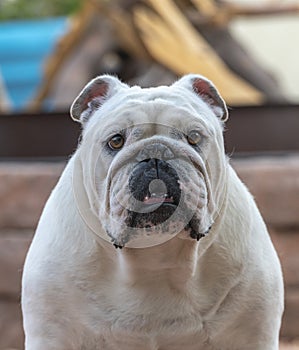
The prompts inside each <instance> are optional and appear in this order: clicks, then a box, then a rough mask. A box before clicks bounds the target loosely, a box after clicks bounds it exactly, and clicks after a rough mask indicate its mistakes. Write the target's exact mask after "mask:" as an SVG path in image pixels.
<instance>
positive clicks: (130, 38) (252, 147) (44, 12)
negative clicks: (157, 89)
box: [0, 0, 299, 350]
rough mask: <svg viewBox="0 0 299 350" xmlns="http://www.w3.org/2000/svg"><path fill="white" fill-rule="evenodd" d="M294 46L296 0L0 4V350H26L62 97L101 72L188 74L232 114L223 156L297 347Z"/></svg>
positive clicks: (148, 78)
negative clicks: (279, 276)
mask: <svg viewBox="0 0 299 350" xmlns="http://www.w3.org/2000/svg"><path fill="white" fill-rule="evenodd" d="M298 42H299V1H298V0H290V1H289V0H259V1H257V0H256V1H255V0H250V1H249V0H248V1H245V0H230V1H229V0H64V1H58V0H51V1H48V0H30V1H26V0H0V350H8V349H18V350H22V349H24V347H23V342H24V335H23V331H22V319H21V312H20V286H21V282H20V281H21V275H22V266H23V262H24V259H25V255H26V251H27V249H28V247H29V244H30V242H31V240H32V237H33V234H34V229H35V227H36V224H37V221H38V218H39V216H40V214H41V211H42V208H43V205H44V203H45V201H46V199H47V197H48V196H49V194H50V192H51V189H52V188H53V186H54V185H55V183H56V182H57V180H58V178H59V175H60V174H61V172H62V170H63V168H64V166H65V163H66V161H67V159H68V157H69V156H70V155H71V154H72V153H73V152H74V150H75V149H76V145H77V142H78V141H77V140H78V138H79V136H80V132H81V130H80V126H79V125H78V124H77V123H74V122H72V121H71V119H70V117H69V112H68V111H69V107H70V105H71V103H72V101H73V100H74V98H75V97H76V96H77V94H78V93H79V91H80V90H81V89H82V87H83V86H84V85H85V84H86V83H87V82H88V81H89V80H90V79H92V78H94V77H95V76H97V75H99V74H103V73H111V74H116V75H118V76H119V77H120V78H121V79H122V80H123V81H125V82H127V83H129V84H138V85H141V86H143V87H146V86H156V85H161V84H165V85H168V84H171V83H172V82H173V81H174V80H175V79H177V78H178V77H179V76H181V75H183V74H186V73H191V72H192V73H200V74H202V75H205V76H207V77H208V78H209V79H211V80H212V81H213V82H214V83H215V84H216V86H217V87H218V89H219V90H220V92H221V94H222V96H223V97H224V99H225V100H226V101H227V103H228V105H229V107H230V119H229V121H228V122H227V125H226V130H225V143H226V149H227V153H228V154H229V156H230V157H231V162H232V165H233V166H234V168H235V169H236V171H237V172H238V174H239V176H240V177H241V178H242V180H243V181H244V182H245V183H246V184H247V186H248V187H249V189H250V190H251V192H252V193H253V194H254V196H255V199H256V201H257V204H258V206H259V208H260V210H261V212H262V214H263V216H264V219H265V221H266V224H267V226H268V228H269V231H270V234H271V237H272V240H273V242H274V244H275V246H276V249H277V251H278V253H279V256H280V259H281V262H282V266H283V271H284V276H285V289H286V311H285V314H284V318H283V324H282V330H281V341H282V343H281V349H299V345H296V344H299V137H298V133H299V88H298V87H299V68H298V62H299V45H298Z"/></svg>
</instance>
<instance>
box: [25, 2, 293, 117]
mask: <svg viewBox="0 0 299 350" xmlns="http://www.w3.org/2000/svg"><path fill="white" fill-rule="evenodd" d="M294 12H299V5H293V4H291V5H290V4H285V5H283V4H281V3H279V2H276V1H275V2H271V3H269V4H267V5H261V4H259V5H250V6H248V5H247V6H245V5H237V4H232V3H229V2H226V1H216V0H215V1H214V0H163V1H160V0H110V1H104V0H85V2H84V3H83V6H82V9H81V11H80V12H79V13H78V14H77V15H76V16H74V17H73V18H72V19H71V22H70V23H71V25H70V30H69V32H68V33H67V34H66V35H65V36H64V37H63V38H62V39H61V40H60V42H59V44H58V45H57V47H56V50H55V52H54V53H53V54H52V55H51V57H50V58H49V59H48V61H47V63H46V68H45V75H44V81H43V84H42V86H41V87H40V89H39V91H38V94H37V96H36V97H35V98H34V100H33V101H32V102H31V104H30V106H29V107H30V108H29V109H31V110H38V109H40V107H41V105H42V103H43V101H44V99H45V98H46V97H49V96H50V98H52V99H53V100H54V107H55V108H56V109H65V108H66V107H68V106H69V104H70V103H71V102H72V100H73V99H74V98H75V96H76V94H77V93H78V92H79V91H80V89H81V88H82V86H83V85H84V84H85V83H86V82H87V81H88V80H90V79H91V78H93V77H94V76H95V75H98V74H101V73H112V74H117V75H119V76H120V77H121V78H122V79H123V80H125V81H126V82H129V83H137V84H140V85H141V86H149V85H159V84H161V83H162V84H168V83H170V82H171V81H172V80H173V79H175V78H176V77H177V76H180V75H182V74H186V73H190V72H192V73H199V74H203V75H205V76H207V77H208V78H209V79H211V80H212V81H213V82H214V83H215V84H216V86H217V87H218V88H219V90H220V92H221V93H222V95H223V97H224V98H225V100H226V101H227V102H228V104H231V105H244V104H245V105H246V104H254V105H257V104H261V103H264V102H269V101H271V102H274V101H275V102H285V101H286V99H285V97H284V96H283V93H282V91H281V89H280V87H279V80H278V79H275V78H274V77H273V75H272V74H271V73H269V72H267V71H266V70H265V69H264V68H263V67H261V66H260V64H259V63H258V62H257V61H256V60H255V59H254V58H253V57H252V56H251V55H250V54H249V53H248V52H247V51H246V50H245V49H244V48H243V47H242V45H241V44H240V43H239V42H238V41H237V40H236V39H235V38H234V37H233V36H232V35H231V33H230V31H229V26H228V25H229V22H230V21H231V20H233V19H234V18H235V17H237V16H260V15H263V16H265V15H283V14H289V13H294Z"/></svg>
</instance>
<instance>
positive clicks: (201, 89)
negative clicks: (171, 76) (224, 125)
mask: <svg viewBox="0 0 299 350" xmlns="http://www.w3.org/2000/svg"><path fill="white" fill-rule="evenodd" d="M174 85H183V86H184V87H186V88H187V89H189V90H191V91H192V92H194V93H195V94H196V95H198V96H199V97H201V98H202V99H203V100H204V101H205V102H207V103H208V104H209V105H210V107H211V108H212V110H213V111H214V113H215V114H216V115H217V117H219V118H220V119H221V120H222V121H224V122H225V121H227V119H228V110H227V106H226V103H225V102H224V100H223V98H222V97H221V95H220V93H219V92H218V90H217V88H216V87H215V85H214V84H213V83H212V82H211V81H210V80H208V79H207V78H205V77H203V76H201V75H197V74H189V75H185V76H183V77H182V78H181V79H179V80H178V81H177V82H176V83H174Z"/></svg>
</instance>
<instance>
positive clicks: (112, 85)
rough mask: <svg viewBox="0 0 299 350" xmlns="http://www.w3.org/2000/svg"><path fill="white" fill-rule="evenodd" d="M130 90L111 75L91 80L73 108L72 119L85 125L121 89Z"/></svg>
mask: <svg viewBox="0 0 299 350" xmlns="http://www.w3.org/2000/svg"><path fill="white" fill-rule="evenodd" d="M123 88H128V85H126V84H123V83H122V82H121V81H120V80H118V79H117V78H115V77H113V76H111V75H101V76H99V77H97V78H95V79H93V80H91V81H90V82H89V83H88V84H87V85H86V86H85V87H84V88H83V90H82V91H81V92H80V94H79V95H78V97H76V99H75V101H74V102H73V104H72V106H71V111H70V112H71V117H72V118H73V119H74V120H75V121H77V122H80V123H82V124H83V123H85V122H86V121H87V120H88V119H89V118H90V116H91V115H92V114H93V113H94V112H95V111H96V110H97V109H98V108H100V107H101V106H102V105H103V104H104V103H105V102H106V101H107V100H108V99H109V98H110V97H111V96H113V95H114V94H115V93H116V92H117V91H118V90H119V89H123Z"/></svg>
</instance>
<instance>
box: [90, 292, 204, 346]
mask: <svg viewBox="0 0 299 350" xmlns="http://www.w3.org/2000/svg"><path fill="white" fill-rule="evenodd" d="M90 311H91V312H89V315H90V317H89V320H88V324H89V330H90V331H91V333H92V334H93V337H92V338H94V339H95V341H96V342H97V343H98V344H99V343H101V344H102V345H101V346H102V347H101V346H100V347H99V349H123V350H126V349H128V350H129V349H130V350H134V349H144V350H147V349H148V350H152V349H155V350H157V349H165V350H167V349H172V350H175V349H186V350H193V349H196V350H198V345H199V344H204V342H205V340H206V334H205V331H204V330H203V323H202V318H201V315H200V312H199V310H198V308H197V305H196V304H195V303H194V302H193V300H190V299H189V298H188V297H187V296H186V295H183V294H181V293H179V292H178V291H175V290H169V286H166V285H160V288H158V289H157V288H155V289H151V288H145V289H143V288H138V287H137V288H136V286H135V288H134V289H128V288H125V287H123V286H118V288H117V290H116V289H115V290H111V291H110V292H109V293H105V295H103V294H102V295H101V296H100V298H99V299H98V300H97V302H95V300H93V302H91V303H90ZM195 344H197V346H195ZM206 349H207V348H206Z"/></svg>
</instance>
